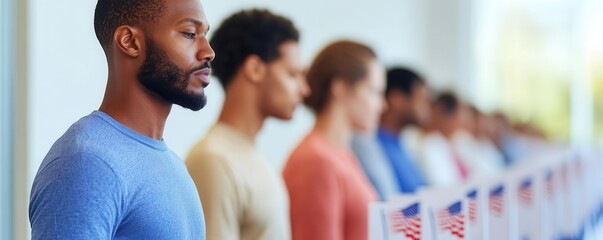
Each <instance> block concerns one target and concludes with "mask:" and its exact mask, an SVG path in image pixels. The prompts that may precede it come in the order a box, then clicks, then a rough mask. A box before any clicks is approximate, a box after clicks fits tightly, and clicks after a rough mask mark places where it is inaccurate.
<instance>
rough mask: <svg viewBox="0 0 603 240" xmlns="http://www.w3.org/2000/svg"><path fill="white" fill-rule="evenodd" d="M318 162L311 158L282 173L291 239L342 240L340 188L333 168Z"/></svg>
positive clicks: (342, 218)
mask: <svg viewBox="0 0 603 240" xmlns="http://www.w3.org/2000/svg"><path fill="white" fill-rule="evenodd" d="M320 162H321V161H320V160H315V159H313V160H312V161H308V164H307V165H304V166H303V167H304V168H303V169H291V171H290V172H287V173H285V176H284V177H285V181H286V184H287V189H288V190H289V198H290V199H291V206H290V207H291V230H292V237H293V238H292V239H293V240H304V239H312V240H343V237H344V235H343V233H344V216H345V214H344V212H343V211H342V209H343V208H344V205H343V204H344V202H343V198H342V193H341V188H340V185H339V182H338V180H337V176H336V175H335V173H334V172H333V169H332V168H331V167H329V166H328V165H326V164H323V163H320ZM322 162H324V161H322ZM298 167H301V166H298Z"/></svg>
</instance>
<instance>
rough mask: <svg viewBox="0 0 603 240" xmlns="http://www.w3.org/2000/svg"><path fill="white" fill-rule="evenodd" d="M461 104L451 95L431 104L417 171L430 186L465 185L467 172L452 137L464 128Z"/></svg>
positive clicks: (443, 95) (448, 94)
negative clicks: (419, 169)
mask: <svg viewBox="0 0 603 240" xmlns="http://www.w3.org/2000/svg"><path fill="white" fill-rule="evenodd" d="M462 108H463V103H462V102H461V101H460V100H459V99H458V98H457V97H456V96H455V95H454V94H452V93H450V92H445V93H442V94H440V95H439V96H438V97H437V98H436V100H435V101H434V102H433V103H432V111H431V113H432V115H431V118H430V123H429V131H428V133H427V134H426V135H425V137H424V138H423V139H422V141H421V158H420V160H419V162H420V164H419V165H420V168H421V170H422V172H423V174H424V176H425V177H426V179H427V182H428V184H429V185H430V186H447V185H452V184H457V183H461V182H463V181H465V180H466V179H467V178H468V177H469V170H468V168H467V166H466V165H465V163H464V160H463V159H461V156H460V155H459V153H458V152H456V149H455V148H454V146H453V144H452V142H453V137H454V135H455V133H457V132H458V131H460V130H461V129H462V128H463V110H462Z"/></svg>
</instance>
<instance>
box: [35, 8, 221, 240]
mask: <svg viewBox="0 0 603 240" xmlns="http://www.w3.org/2000/svg"><path fill="white" fill-rule="evenodd" d="M94 28H95V32H96V36H97V38H98V40H99V42H100V44H101V46H102V48H103V50H104V52H105V55H106V58H107V63H108V69H109V73H108V81H107V88H106V91H105V96H104V99H103V102H102V104H101V106H100V108H99V110H98V111H94V112H92V113H91V114H89V115H88V116H85V117H83V118H81V119H80V120H79V121H77V122H76V123H74V124H73V125H72V126H71V127H70V128H69V129H68V130H67V132H66V133H65V134H64V135H63V136H61V137H60V138H59V139H58V140H57V141H56V142H55V144H54V145H53V146H52V148H51V149H50V151H49V152H48V154H47V155H46V157H45V158H44V160H43V162H42V165H41V166H40V168H39V170H38V173H37V175H36V178H35V180H34V183H33V186H32V191H31V199H30V206H29V218H30V221H31V228H32V239H205V223H204V218H203V211H202V208H201V203H200V201H199V197H198V193H197V191H196V189H195V185H194V182H193V181H192V179H191V178H190V176H189V175H188V173H187V171H186V167H185V165H184V164H183V162H182V161H181V159H179V158H178V157H177V156H176V154H174V153H173V152H172V151H171V150H170V149H169V148H168V147H167V145H166V143H165V142H164V141H163V138H162V136H163V129H164V126H165V121H166V118H167V117H168V114H169V113H170V110H171V108H172V104H177V105H180V106H182V107H185V108H189V109H191V110H195V111H196V110H199V109H201V108H203V106H204V105H205V102H206V99H205V95H204V92H203V91H204V88H205V87H206V86H207V84H208V83H209V74H210V67H209V66H210V65H209V63H210V62H211V61H212V60H213V58H214V52H213V50H212V48H211V47H210V45H209V43H208V41H207V39H206V37H205V36H206V33H207V31H208V29H209V25H208V23H207V19H206V18H205V14H204V12H203V8H202V6H201V3H200V2H199V1H198V0H144V1H135V0H99V1H98V2H97V5H96V10H95V14H94Z"/></svg>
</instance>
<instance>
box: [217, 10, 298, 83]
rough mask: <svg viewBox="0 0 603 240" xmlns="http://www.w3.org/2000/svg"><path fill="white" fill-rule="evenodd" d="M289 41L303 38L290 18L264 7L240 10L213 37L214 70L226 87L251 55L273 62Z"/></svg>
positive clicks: (223, 23) (225, 21)
mask: <svg viewBox="0 0 603 240" xmlns="http://www.w3.org/2000/svg"><path fill="white" fill-rule="evenodd" d="M287 41H295V42H298V41H299V32H298V31H297V29H296V28H295V26H294V25H293V23H292V22H291V21H290V20H289V19H287V18H285V17H282V16H279V15H275V14H273V13H271V12H270V11H268V10H264V9H251V10H243V11H240V12H237V13H235V14H234V15H232V16H230V17H228V18H227V19H226V20H224V22H222V24H221V25H220V26H219V27H218V29H216V31H215V32H214V33H213V36H212V38H211V40H210V45H211V46H212V48H213V49H214V51H215V52H216V58H215V59H214V61H213V62H212V68H213V74H214V75H215V76H216V77H217V78H218V80H219V81H220V83H222V86H223V87H224V88H226V87H228V85H229V84H230V82H231V80H232V78H233V76H234V74H235V73H236V72H237V70H238V69H239V67H240V66H241V65H242V64H243V62H244V61H245V59H246V58H247V57H248V56H249V55H257V56H258V57H259V58H261V59H262V60H263V61H264V62H270V61H272V60H275V59H277V58H278V57H280V53H279V46H280V45H281V44H283V43H285V42H287Z"/></svg>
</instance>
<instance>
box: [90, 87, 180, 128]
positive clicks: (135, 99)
mask: <svg viewBox="0 0 603 240" xmlns="http://www.w3.org/2000/svg"><path fill="white" fill-rule="evenodd" d="M118 81H120V80H117V79H113V80H111V79H109V81H108V83H107V90H106V92H105V97H104V99H103V102H102V104H101V106H100V108H99V111H101V112H104V113H106V114H107V115H109V116H111V117H112V118H113V119H115V120H116V121H118V122H120V123H121V124H123V125H125V126H126V127H128V128H130V129H132V130H134V131H135V132H138V133H140V134H141V135H144V136H147V137H150V138H154V139H157V140H161V139H163V130H164V127H165V122H166V120H167V117H168V115H169V113H170V111H171V108H172V104H171V103H168V102H166V101H165V100H164V99H162V98H161V97H159V96H157V95H155V94H153V93H151V92H149V91H148V90H146V89H145V88H143V87H142V86H140V85H136V86H130V87H128V86H126V84H122V85H121V86H119V87H117V86H115V85H116V84H120V83H119V82H118Z"/></svg>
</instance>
